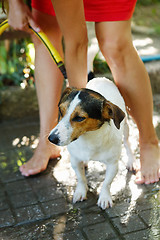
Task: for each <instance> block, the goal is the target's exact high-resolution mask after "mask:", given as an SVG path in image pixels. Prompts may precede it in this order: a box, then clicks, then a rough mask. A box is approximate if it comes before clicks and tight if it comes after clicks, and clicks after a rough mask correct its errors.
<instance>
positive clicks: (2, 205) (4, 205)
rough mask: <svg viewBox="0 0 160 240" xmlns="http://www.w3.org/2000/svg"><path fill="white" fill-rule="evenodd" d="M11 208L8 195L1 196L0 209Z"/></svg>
mask: <svg viewBox="0 0 160 240" xmlns="http://www.w3.org/2000/svg"><path fill="white" fill-rule="evenodd" d="M8 208H9V205H8V203H7V198H6V196H5V195H4V196H1V197H0V210H5V209H8Z"/></svg>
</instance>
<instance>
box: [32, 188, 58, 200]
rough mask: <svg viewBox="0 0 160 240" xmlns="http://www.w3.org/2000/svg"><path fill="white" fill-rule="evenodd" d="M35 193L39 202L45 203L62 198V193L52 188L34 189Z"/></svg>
mask: <svg viewBox="0 0 160 240" xmlns="http://www.w3.org/2000/svg"><path fill="white" fill-rule="evenodd" d="M35 193H36V195H37V197H38V200H39V201H40V202H47V201H50V200H53V199H56V198H61V197H63V193H62V191H61V190H59V189H57V188H55V187H53V186H49V187H48V186H46V188H42V189H36V190H35Z"/></svg>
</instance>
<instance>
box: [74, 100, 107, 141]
mask: <svg viewBox="0 0 160 240" xmlns="http://www.w3.org/2000/svg"><path fill="white" fill-rule="evenodd" d="M70 123H71V126H72V129H73V131H72V135H71V139H72V141H73V140H75V139H77V138H78V137H79V136H81V135H82V134H84V133H86V132H89V131H94V130H97V129H99V128H100V127H101V126H102V124H103V121H101V120H100V119H93V118H90V117H89V116H88V114H87V112H85V111H84V110H83V109H82V107H81V106H80V105H78V106H77V107H76V108H75V110H74V112H73V113H72V114H71V117H70Z"/></svg>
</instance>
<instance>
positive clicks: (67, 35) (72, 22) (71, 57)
mask: <svg viewBox="0 0 160 240" xmlns="http://www.w3.org/2000/svg"><path fill="white" fill-rule="evenodd" d="M52 3H53V6H54V10H55V13H56V17H57V21H58V24H59V26H60V28H61V31H62V33H63V36H64V41H65V65H66V69H67V76H68V80H69V84H70V86H73V87H78V88H81V87H85V86H86V83H87V47H88V39H87V28H86V23H85V17H84V8H83V1H82V0H77V1H73V0H67V1H66V0H52Z"/></svg>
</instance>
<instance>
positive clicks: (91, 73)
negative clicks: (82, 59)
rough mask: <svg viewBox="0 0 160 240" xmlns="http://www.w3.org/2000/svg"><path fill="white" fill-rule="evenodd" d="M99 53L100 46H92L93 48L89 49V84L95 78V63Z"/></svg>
mask: <svg viewBox="0 0 160 240" xmlns="http://www.w3.org/2000/svg"><path fill="white" fill-rule="evenodd" d="M98 51H99V47H98V44H92V45H91V46H89V47H88V53H87V70H88V82H89V81H90V80H91V79H93V78H94V77H95V75H94V71H93V61H94V58H95V56H96V54H97V53H98Z"/></svg>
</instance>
